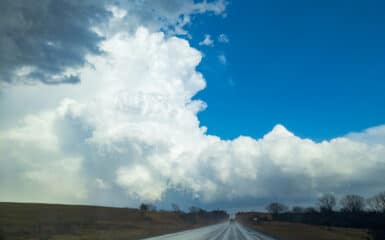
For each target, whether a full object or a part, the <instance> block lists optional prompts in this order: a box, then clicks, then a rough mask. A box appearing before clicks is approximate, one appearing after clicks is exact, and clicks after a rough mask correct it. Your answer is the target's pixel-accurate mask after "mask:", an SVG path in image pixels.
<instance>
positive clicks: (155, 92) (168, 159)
mask: <svg viewBox="0 0 385 240" xmlns="http://www.w3.org/2000/svg"><path fill="white" fill-rule="evenodd" d="M101 49H102V51H104V52H106V53H108V54H105V55H102V56H93V57H91V58H89V59H88V60H89V61H90V63H92V66H93V67H91V66H86V67H84V68H83V69H82V71H80V77H81V79H82V84H81V86H78V88H76V89H78V90H77V91H78V92H76V91H67V93H66V98H64V99H60V101H59V102H58V104H57V105H56V106H55V107H53V108H46V109H45V110H41V111H38V112H33V113H30V114H28V115H27V116H25V117H24V118H23V119H22V120H21V121H20V122H19V123H18V124H15V125H13V126H12V127H9V128H7V129H2V131H0V151H1V152H2V153H4V154H2V157H1V159H0V176H1V178H2V180H1V181H0V196H1V200H2V201H23V200H29V201H43V202H66V203H68V202H71V203H74V202H76V203H79V202H80V203H97V204H107V205H119V206H127V205H130V206H136V205H137V204H138V202H140V201H152V202H162V201H164V200H165V199H166V198H167V197H168V196H170V194H171V193H174V194H175V193H176V195H178V194H181V195H188V196H189V197H190V199H193V200H195V201H197V202H200V203H201V204H207V205H210V204H215V203H218V202H221V203H233V204H239V203H242V202H245V201H246V200H247V201H249V202H251V200H253V201H254V202H261V201H262V200H264V201H271V200H274V199H281V200H284V201H285V202H288V203H290V202H296V203H299V202H301V203H306V204H308V203H309V202H312V201H313V200H314V199H315V198H316V197H317V196H318V195H319V194H321V193H323V192H325V191H327V192H334V193H335V194H336V195H342V194H345V193H348V192H356V193H360V194H362V195H364V196H368V195H371V194H373V193H376V192H378V191H380V190H382V188H383V183H384V180H383V172H384V171H385V162H384V157H383V156H385V143H384V136H385V134H384V131H383V129H384V127H383V126H379V127H374V128H371V129H368V130H365V131H363V132H361V133H352V134H349V135H346V136H341V137H338V138H334V139H331V140H328V141H322V142H315V141H313V140H311V139H304V138H300V137H298V136H296V135H295V134H294V133H292V132H290V131H289V130H288V129H286V128H285V127H284V126H282V125H280V124H277V125H276V126H275V127H274V128H273V129H272V130H271V131H269V132H268V133H266V134H265V135H264V136H263V137H261V138H259V139H254V138H251V137H248V136H239V137H237V138H235V139H233V140H223V139H221V138H220V137H218V136H213V135H209V134H207V133H206V130H207V128H206V127H205V126H201V124H200V122H199V119H198V117H197V114H198V112H200V111H204V109H205V108H206V103H204V102H203V101H201V100H199V99H194V96H195V95H196V94H197V93H198V92H199V91H202V90H204V88H205V87H206V81H205V79H204V78H203V75H202V74H201V73H199V72H198V71H197V70H196V67H197V66H198V64H199V63H200V61H201V58H202V53H200V52H199V51H198V50H196V49H194V48H192V47H191V46H190V45H189V43H188V41H186V40H184V39H181V38H178V37H167V36H166V35H165V34H164V33H161V32H152V31H150V30H149V29H146V28H143V27H141V28H138V30H137V31H136V32H135V33H134V34H129V33H121V34H116V35H114V37H111V38H109V39H108V40H106V41H103V43H102V44H101ZM73 87H75V86H73ZM23 91H25V86H23V87H21V86H18V87H14V88H12V89H10V91H9V93H7V94H6V95H5V96H4V97H5V98H10V99H12V98H14V101H18V100H19V98H20V97H19V96H20V95H21V94H18V93H22V92H23ZM46 91H47V86H40V87H39V88H38V89H37V90H36V92H35V93H34V97H33V99H35V101H38V99H39V98H43V95H44V94H43V93H44V92H46ZM12 92H13V93H12ZM52 94H53V93H52ZM59 95H60V94H59ZM53 99H54V98H53ZM9 101H10V100H9ZM19 106H20V104H19ZM26 183H27V184H26ZM52 183H55V184H52ZM261 199H262V200H261ZM173 200H175V198H174V199H173Z"/></svg>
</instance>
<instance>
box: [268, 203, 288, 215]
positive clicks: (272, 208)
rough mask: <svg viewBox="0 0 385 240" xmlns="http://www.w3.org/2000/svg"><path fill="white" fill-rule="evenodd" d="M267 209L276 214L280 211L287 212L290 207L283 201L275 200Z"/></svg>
mask: <svg viewBox="0 0 385 240" xmlns="http://www.w3.org/2000/svg"><path fill="white" fill-rule="evenodd" d="M266 210H267V211H269V212H270V213H272V214H274V215H276V214H279V213H283V212H286V211H287V210H288V207H287V206H286V205H284V204H282V203H278V202H273V203H270V204H269V205H267V206H266Z"/></svg>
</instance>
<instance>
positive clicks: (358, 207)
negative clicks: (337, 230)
mask: <svg viewBox="0 0 385 240" xmlns="http://www.w3.org/2000/svg"><path fill="white" fill-rule="evenodd" d="M340 204H341V206H342V209H341V210H342V211H345V212H362V211H363V210H364V208H365V199H364V198H363V197H361V196H359V195H354V194H348V195H346V196H345V197H343V198H342V199H341V201H340Z"/></svg>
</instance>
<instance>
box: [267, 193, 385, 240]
mask: <svg viewBox="0 0 385 240" xmlns="http://www.w3.org/2000/svg"><path fill="white" fill-rule="evenodd" d="M266 210H267V211H268V212H270V213H271V215H272V217H273V219H274V220H278V221H287V222H296V223H305V224H314V225H323V226H335V227H349V228H366V229H370V231H371V233H372V235H373V236H375V238H374V239H385V191H384V192H381V193H378V194H376V195H374V196H372V197H370V198H368V199H365V198H364V197H362V196H360V195H357V194H347V195H345V196H343V197H341V198H340V199H337V197H336V196H335V195H334V194H331V193H326V194H323V195H322V196H320V197H319V198H318V200H317V203H316V206H315V207H312V206H310V207H302V206H293V207H291V208H289V207H288V206H287V205H285V204H283V203H279V202H272V203H270V204H269V205H267V206H266Z"/></svg>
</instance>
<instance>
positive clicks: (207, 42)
mask: <svg viewBox="0 0 385 240" xmlns="http://www.w3.org/2000/svg"><path fill="white" fill-rule="evenodd" d="M199 45H201V46H202V45H204V46H213V45H214V41H213V40H212V39H211V36H210V35H209V34H205V38H204V39H203V40H202V41H200V42H199Z"/></svg>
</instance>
